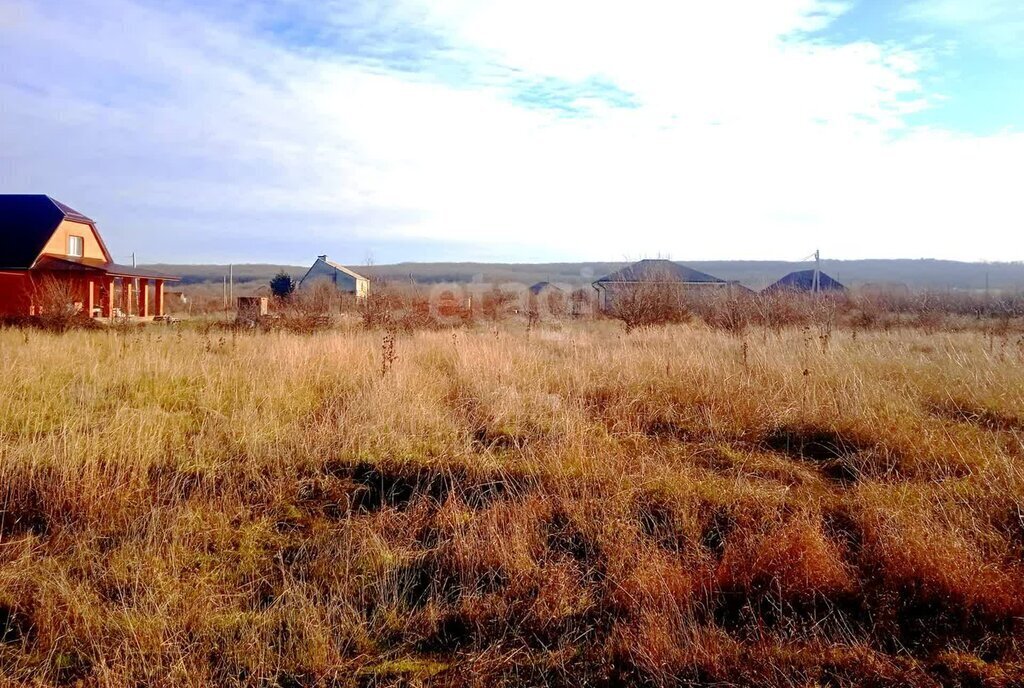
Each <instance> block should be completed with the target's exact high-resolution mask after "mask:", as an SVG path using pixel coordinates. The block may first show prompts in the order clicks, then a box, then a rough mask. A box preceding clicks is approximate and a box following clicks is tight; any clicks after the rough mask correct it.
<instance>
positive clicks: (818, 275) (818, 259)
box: [811, 249, 821, 294]
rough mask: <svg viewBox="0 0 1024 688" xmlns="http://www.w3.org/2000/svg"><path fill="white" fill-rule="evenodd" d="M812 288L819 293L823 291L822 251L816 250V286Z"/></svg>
mask: <svg viewBox="0 0 1024 688" xmlns="http://www.w3.org/2000/svg"><path fill="white" fill-rule="evenodd" d="M811 290H812V291H813V292H814V293H815V294H817V293H818V292H819V291H821V251H819V250H817V249H815V250H814V286H813V287H812V288H811Z"/></svg>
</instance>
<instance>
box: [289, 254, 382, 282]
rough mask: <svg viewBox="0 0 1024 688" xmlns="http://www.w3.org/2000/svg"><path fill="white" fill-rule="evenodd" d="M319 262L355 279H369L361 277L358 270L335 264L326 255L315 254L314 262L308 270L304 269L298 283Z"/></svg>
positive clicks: (307, 275)
mask: <svg viewBox="0 0 1024 688" xmlns="http://www.w3.org/2000/svg"><path fill="white" fill-rule="evenodd" d="M320 262H322V263H324V265H327V266H329V267H332V268H334V269H335V270H337V271H338V272H343V273H345V274H346V275H348V276H349V277H353V278H355V279H357V280H366V281H369V280H368V279H367V278H366V277H363V276H362V275H360V274H359V273H358V272H356V271H355V270H350V269H349V268H347V267H345V266H344V265H338V264H337V263H335V262H334V261H333V260H327V256H317V259H316V261H315V262H314V263H313V264H312V265H310V266H309V270H306V274H305V275H303V276H302V279H300V280H299V284H302V282H304V281H305V279H306V278H307V277H309V273H311V272H313V268H315V267H316V264H317V263H320Z"/></svg>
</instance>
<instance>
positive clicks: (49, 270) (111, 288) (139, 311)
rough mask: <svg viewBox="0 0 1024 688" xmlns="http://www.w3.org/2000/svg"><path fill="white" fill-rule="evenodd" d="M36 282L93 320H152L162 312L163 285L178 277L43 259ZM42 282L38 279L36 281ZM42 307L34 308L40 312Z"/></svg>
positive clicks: (79, 261) (99, 263)
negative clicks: (53, 288)
mask: <svg viewBox="0 0 1024 688" xmlns="http://www.w3.org/2000/svg"><path fill="white" fill-rule="evenodd" d="M32 272H33V273H36V275H35V276H36V277H37V280H33V281H40V282H43V283H45V282H47V278H49V283H50V284H52V285H57V286H56V288H57V289H59V290H60V291H62V292H66V294H62V297H63V298H62V300H63V301H65V302H67V301H70V302H71V303H73V304H74V306H75V308H76V309H77V310H79V311H80V312H82V313H86V314H88V315H89V317H92V318H107V319H111V318H119V317H135V318H141V319H146V318H153V317H163V316H164V315H166V312H165V303H166V301H165V299H164V285H165V284H166V283H167V282H176V281H177V280H178V278H177V277H174V276H171V275H164V274H159V273H155V272H152V271H147V270H141V269H138V268H135V267H132V266H128V265H118V264H116V263H107V262H103V261H96V260H89V259H82V258H77V259H72V258H64V257H58V256H45V257H44V258H43V259H41V260H40V261H39V263H38V264H37V265H36V267H35V269H34V270H33V271H32ZM38 278H41V279H38ZM41 300H42V299H40V301H41ZM43 307H44V305H43V303H41V302H40V303H37V304H33V308H32V311H33V312H35V313H39V312H41V310H42V308H43Z"/></svg>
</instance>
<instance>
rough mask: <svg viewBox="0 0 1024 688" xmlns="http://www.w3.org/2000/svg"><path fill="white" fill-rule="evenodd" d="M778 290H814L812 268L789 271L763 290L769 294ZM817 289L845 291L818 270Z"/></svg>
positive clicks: (844, 288)
mask: <svg viewBox="0 0 1024 688" xmlns="http://www.w3.org/2000/svg"><path fill="white" fill-rule="evenodd" d="M780 291H794V292H812V291H814V270H797V271H796V272H791V273H789V274H788V275H786V276H785V277H783V278H782V279H780V280H779V281H778V282H776V283H775V284H772V285H770V286H768V287H766V288H765V292H767V293H769V294H770V293H774V292H780ZM818 291H828V292H840V291H846V287H844V286H843V285H842V284H840V283H839V282H837V281H836V280H834V279H832V278H831V277H829V276H828V275H826V274H825V273H824V272H819V273H818Z"/></svg>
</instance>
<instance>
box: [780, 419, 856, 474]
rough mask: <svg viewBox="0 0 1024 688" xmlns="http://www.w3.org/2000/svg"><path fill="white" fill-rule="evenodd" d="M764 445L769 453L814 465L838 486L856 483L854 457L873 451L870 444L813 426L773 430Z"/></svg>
mask: <svg viewBox="0 0 1024 688" xmlns="http://www.w3.org/2000/svg"><path fill="white" fill-rule="evenodd" d="M763 444H764V446H765V447H766V448H768V449H770V450H772V451H776V452H779V453H782V454H785V455H786V456H788V457H790V458H793V459H796V460H798V461H805V462H809V463H812V464H814V465H816V466H817V467H818V469H819V470H820V471H821V473H822V475H823V476H824V477H826V478H827V479H829V480H831V481H833V482H836V483H841V484H847V483H852V482H856V481H857V480H859V479H860V478H861V476H862V470H861V466H860V462H858V461H857V460H856V456H857V454H859V453H861V452H865V451H874V450H875V449H876V447H875V446H874V444H873V443H867V442H864V441H863V440H861V439H859V438H853V437H849V436H847V435H844V434H842V433H839V432H836V431H835V430H831V429H825V428H816V427H813V426H811V427H793V426H783V427H780V428H776V429H775V430H773V431H772V432H770V433H768V435H766V436H765V438H764V440H763Z"/></svg>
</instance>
